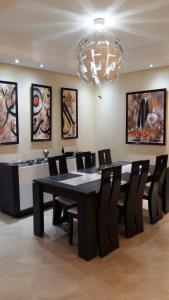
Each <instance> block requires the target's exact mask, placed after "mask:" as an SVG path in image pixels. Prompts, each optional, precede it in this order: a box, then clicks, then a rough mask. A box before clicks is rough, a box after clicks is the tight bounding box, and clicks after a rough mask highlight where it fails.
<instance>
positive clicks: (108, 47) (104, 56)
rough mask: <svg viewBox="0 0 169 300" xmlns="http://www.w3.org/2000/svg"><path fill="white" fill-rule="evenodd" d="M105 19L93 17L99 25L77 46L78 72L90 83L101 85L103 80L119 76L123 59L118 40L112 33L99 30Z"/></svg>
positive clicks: (114, 78)
mask: <svg viewBox="0 0 169 300" xmlns="http://www.w3.org/2000/svg"><path fill="white" fill-rule="evenodd" d="M104 23H105V20H104V19H103V18H97V19H94V24H95V25H97V26H98V27H99V29H97V30H96V31H95V33H94V34H92V35H90V36H88V37H85V38H83V39H82V40H81V41H80V43H79V44H78V47H77V66H78V74H79V76H80V77H81V79H82V80H84V81H85V82H86V83H88V84H90V85H97V86H98V85H101V84H102V83H103V82H106V81H107V82H114V81H115V80H117V79H118V77H119V70H120V67H121V64H122V61H123V50H122V47H121V45H120V41H119V39H118V38H117V37H115V36H114V35H112V34H110V33H108V32H105V31H102V30H100V27H103V26H104Z"/></svg>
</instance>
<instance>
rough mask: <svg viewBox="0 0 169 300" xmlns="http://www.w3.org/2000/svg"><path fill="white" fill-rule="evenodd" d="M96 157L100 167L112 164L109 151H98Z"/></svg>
mask: <svg viewBox="0 0 169 300" xmlns="http://www.w3.org/2000/svg"><path fill="white" fill-rule="evenodd" d="M98 157H99V165H100V166H104V165H109V164H111V163H112V159H111V152H110V149H103V150H99V151H98Z"/></svg>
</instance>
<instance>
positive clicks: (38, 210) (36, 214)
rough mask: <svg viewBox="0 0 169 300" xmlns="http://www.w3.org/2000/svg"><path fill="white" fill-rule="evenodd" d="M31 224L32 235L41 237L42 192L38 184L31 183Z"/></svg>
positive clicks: (42, 225)
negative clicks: (32, 226)
mask: <svg viewBox="0 0 169 300" xmlns="http://www.w3.org/2000/svg"><path fill="white" fill-rule="evenodd" d="M33 222H34V234H35V235H38V236H43V234H44V207H43V190H42V187H41V186H40V184H38V183H33Z"/></svg>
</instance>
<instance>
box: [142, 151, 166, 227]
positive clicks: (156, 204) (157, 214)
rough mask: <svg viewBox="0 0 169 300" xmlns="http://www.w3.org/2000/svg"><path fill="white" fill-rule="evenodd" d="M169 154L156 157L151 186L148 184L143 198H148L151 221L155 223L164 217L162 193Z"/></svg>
mask: <svg viewBox="0 0 169 300" xmlns="http://www.w3.org/2000/svg"><path fill="white" fill-rule="evenodd" d="M167 160H168V155H160V156H157V157H156V164H155V170H154V175H153V177H152V181H151V184H150V186H149V187H148V186H146V188H145V191H144V195H143V198H144V199H147V200H148V208H149V216H150V223H151V224H154V223H156V222H157V221H158V220H160V219H161V218H162V217H163V211H162V193H163V183H164V178H165V176H166V170H167Z"/></svg>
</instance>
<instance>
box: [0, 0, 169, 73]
mask: <svg viewBox="0 0 169 300" xmlns="http://www.w3.org/2000/svg"><path fill="white" fill-rule="evenodd" d="M93 16H95V17H99V16H100V17H108V18H109V19H110V21H111V22H110V23H109V28H108V30H111V32H113V33H114V34H115V35H116V36H118V37H119V39H120V41H121V44H122V47H123V50H124V58H125V62H124V65H123V69H122V72H129V71H135V70H141V69H147V68H149V65H150V64H153V66H154V67H159V66H164V65H169V0H159V1H157V0H148V1H147V0H141V1H140V0H114V1H113V0H104V1H103V0H29V1H28V0H5V1H3V0H0V61H1V62H7V63H14V59H15V58H18V59H19V60H20V65H23V66H29V67H34V68H39V65H40V64H43V65H44V69H47V70H51V71H56V72H61V73H66V74H76V55H75V53H76V47H77V44H78V42H79V41H80V40H81V38H82V37H84V36H85V35H86V34H89V33H90V32H91V30H92V25H91V17H93Z"/></svg>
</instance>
